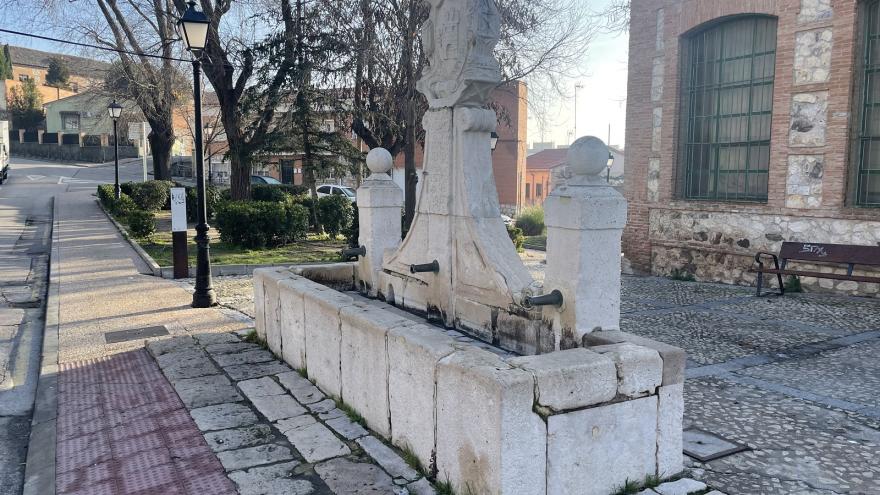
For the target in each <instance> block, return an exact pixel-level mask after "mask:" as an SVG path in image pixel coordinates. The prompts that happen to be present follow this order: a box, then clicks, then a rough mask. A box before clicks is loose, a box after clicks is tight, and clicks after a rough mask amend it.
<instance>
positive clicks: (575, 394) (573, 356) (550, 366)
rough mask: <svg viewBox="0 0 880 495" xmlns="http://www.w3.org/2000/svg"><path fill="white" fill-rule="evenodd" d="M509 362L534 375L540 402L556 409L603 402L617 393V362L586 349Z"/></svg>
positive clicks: (561, 409) (510, 360) (517, 358)
mask: <svg viewBox="0 0 880 495" xmlns="http://www.w3.org/2000/svg"><path fill="white" fill-rule="evenodd" d="M507 362H508V363H509V364H511V365H513V366H516V367H518V368H522V369H524V370H526V371H528V372H530V373H531V374H532V375H534V377H535V383H536V385H537V394H538V397H537V402H538V404H540V405H541V406H544V407H548V408H550V409H552V410H553V411H557V412H558V411H565V410H568V409H575V408H579V407H586V406H591V405H594V404H601V403H603V402H608V401H610V400H611V399H613V398H614V396H615V395H617V368H616V367H615V366H614V362H613V361H612V360H611V358H609V357H608V356H603V355H601V354H597V353H595V352H592V351H588V350H586V349H582V348H578V349H569V350H565V351H558V352H552V353H550V354H541V355H537V356H522V357H516V358H512V359H508V360H507Z"/></svg>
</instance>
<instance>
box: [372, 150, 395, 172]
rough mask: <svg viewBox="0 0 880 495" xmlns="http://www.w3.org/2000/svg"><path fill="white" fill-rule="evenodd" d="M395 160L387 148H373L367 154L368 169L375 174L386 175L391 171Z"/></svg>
mask: <svg viewBox="0 0 880 495" xmlns="http://www.w3.org/2000/svg"><path fill="white" fill-rule="evenodd" d="M393 165H394V160H392V158H391V153H389V152H388V150H386V149H385V148H373V149H371V150H370V152H369V153H367V168H369V169H370V172H373V173H374V174H384V173H387V172H388V171H389V170H391V167H392V166H393Z"/></svg>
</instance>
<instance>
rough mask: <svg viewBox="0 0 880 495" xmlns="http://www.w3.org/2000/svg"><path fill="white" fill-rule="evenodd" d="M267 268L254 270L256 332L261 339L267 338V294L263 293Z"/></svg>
mask: <svg viewBox="0 0 880 495" xmlns="http://www.w3.org/2000/svg"><path fill="white" fill-rule="evenodd" d="M267 270H268V269H267V268H259V269H256V270H254V274H253V284H254V330H256V332H257V335H258V336H259V337H260V338H261V339H265V338H266V311H265V310H264V308H265V306H264V305H265V300H266V296H265V292H264V291H263V283H264V282H265V279H266V276H265V272H266V271H267Z"/></svg>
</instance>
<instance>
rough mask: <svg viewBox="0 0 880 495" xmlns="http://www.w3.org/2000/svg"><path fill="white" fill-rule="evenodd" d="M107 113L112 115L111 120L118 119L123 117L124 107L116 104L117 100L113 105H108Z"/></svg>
mask: <svg viewBox="0 0 880 495" xmlns="http://www.w3.org/2000/svg"><path fill="white" fill-rule="evenodd" d="M107 113H109V114H110V118H111V119H113V120H116V119H118V118H119V117H121V116H122V105H120V104H119V103H116V100H113V103H111V104H109V105H107Z"/></svg>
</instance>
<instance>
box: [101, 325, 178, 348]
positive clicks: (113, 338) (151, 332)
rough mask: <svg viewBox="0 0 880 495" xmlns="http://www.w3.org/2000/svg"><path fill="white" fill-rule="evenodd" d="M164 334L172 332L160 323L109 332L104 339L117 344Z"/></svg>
mask: <svg viewBox="0 0 880 495" xmlns="http://www.w3.org/2000/svg"><path fill="white" fill-rule="evenodd" d="M163 335H170V333H168V329H167V328H165V326H164V325H160V326H155V327H144V328H132V329H131V330H119V331H117V332H108V333H105V334H104V341H105V342H107V343H108V344H116V343H118V342H126V341H129V340H137V339H148V338H150V337H161V336H163Z"/></svg>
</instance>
